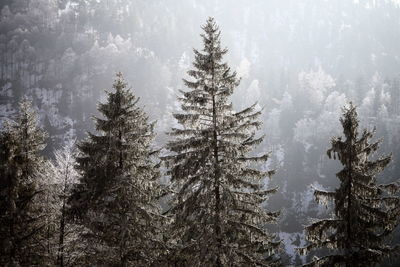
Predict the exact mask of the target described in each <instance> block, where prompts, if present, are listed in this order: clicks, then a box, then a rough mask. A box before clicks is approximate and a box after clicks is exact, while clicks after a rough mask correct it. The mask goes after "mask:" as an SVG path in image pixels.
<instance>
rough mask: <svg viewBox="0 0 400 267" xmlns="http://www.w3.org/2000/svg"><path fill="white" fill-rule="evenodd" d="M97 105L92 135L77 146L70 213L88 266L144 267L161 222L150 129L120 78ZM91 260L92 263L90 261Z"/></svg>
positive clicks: (151, 255) (150, 257)
mask: <svg viewBox="0 0 400 267" xmlns="http://www.w3.org/2000/svg"><path fill="white" fill-rule="evenodd" d="M113 88H114V90H113V92H107V94H108V101H107V102H106V103H104V104H99V106H98V110H99V111H100V113H101V114H102V115H103V118H98V117H95V118H94V120H95V123H96V129H97V131H98V132H99V134H98V135H95V134H92V133H89V138H88V139H87V140H85V141H83V142H81V143H80V144H79V145H78V149H79V151H80V153H79V155H78V157H77V166H78V167H77V169H78V172H79V173H80V175H81V178H80V181H79V183H78V184H77V186H76V187H75V188H74V189H73V192H72V196H71V198H70V204H71V208H70V211H71V213H72V214H73V215H74V216H75V218H77V220H78V221H80V222H81V223H82V224H83V225H84V226H86V228H87V229H88V230H87V231H86V232H85V233H84V235H83V237H85V238H86V240H87V241H88V247H87V251H86V252H87V253H86V256H87V258H88V261H89V262H88V263H90V264H96V263H97V264H100V265H107V266H111V265H112V266H114V265H116V266H132V265H134V266H146V265H149V264H150V263H151V262H152V261H153V260H154V258H155V257H156V256H157V253H158V249H160V248H161V245H162V243H161V242H160V241H159V239H158V237H157V235H158V227H159V226H160V220H161V218H162V217H161V216H160V215H159V213H158V208H157V206H156V205H155V204H156V203H155V202H156V198H157V197H158V196H159V194H160V193H161V191H162V190H161V187H160V186H159V184H158V178H159V170H158V166H156V165H155V164H154V163H153V161H152V156H153V155H154V154H155V152H154V151H153V150H152V149H151V142H152V140H153V137H154V134H153V126H154V124H149V123H148V118H147V116H146V115H145V113H144V112H143V110H142V109H141V108H140V107H138V105H137V103H138V100H139V99H138V98H136V97H135V96H134V95H133V94H132V92H131V90H130V89H129V88H127V84H126V83H125V82H124V80H123V78H122V75H121V73H119V74H117V79H116V80H115V82H114V85H113ZM92 255H93V257H91V256H92Z"/></svg>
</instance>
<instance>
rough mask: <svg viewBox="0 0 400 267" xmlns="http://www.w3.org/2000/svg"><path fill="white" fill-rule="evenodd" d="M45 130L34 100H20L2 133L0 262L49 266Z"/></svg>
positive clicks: (0, 152)
mask: <svg viewBox="0 0 400 267" xmlns="http://www.w3.org/2000/svg"><path fill="white" fill-rule="evenodd" d="M45 138H46V134H45V132H44V131H43V130H42V129H41V128H39V127H38V121H37V116H36V113H35V111H34V110H33V109H32V107H31V103H30V102H29V101H28V100H27V99H25V98H24V99H23V100H22V101H21V102H20V103H19V115H18V117H17V119H16V121H15V122H14V123H11V122H10V123H6V125H5V129H4V130H3V131H2V132H1V134H0V185H1V187H0V236H1V238H0V239H1V241H0V265H2V266H33V265H35V266H45V265H46V264H47V263H48V261H47V256H48V255H46V254H45V253H46V252H45V250H44V239H43V230H44V228H45V225H44V224H43V222H42V217H43V212H42V206H41V202H40V201H39V196H40V195H41V194H42V191H41V189H40V188H39V186H38V173H39V172H40V170H41V168H42V166H43V162H44V161H43V158H42V157H41V156H40V152H41V151H42V150H43V149H44V147H45V144H44V140H45Z"/></svg>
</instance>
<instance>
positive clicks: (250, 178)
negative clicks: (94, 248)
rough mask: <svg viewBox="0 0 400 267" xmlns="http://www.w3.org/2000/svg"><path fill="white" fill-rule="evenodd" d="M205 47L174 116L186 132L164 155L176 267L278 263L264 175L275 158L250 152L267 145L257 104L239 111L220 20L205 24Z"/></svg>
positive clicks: (180, 133) (175, 133) (176, 132)
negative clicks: (171, 192) (265, 205)
mask: <svg viewBox="0 0 400 267" xmlns="http://www.w3.org/2000/svg"><path fill="white" fill-rule="evenodd" d="M202 29H203V30H204V34H202V35H201V37H202V39H203V44H204V48H203V51H202V52H200V51H198V50H194V53H195V61H194V63H193V66H194V69H193V70H190V71H189V72H188V74H189V75H190V76H191V77H192V78H193V79H192V80H191V81H190V80H184V82H185V84H186V86H187V87H188V88H189V90H188V91H186V92H185V91H182V92H181V93H182V95H183V96H182V97H181V98H180V102H181V108H182V112H181V113H178V114H174V117H175V118H176V119H177V121H178V122H179V123H180V125H181V128H179V129H178V128H174V129H172V131H171V133H170V134H171V135H172V136H174V137H175V138H174V140H172V141H170V142H169V143H168V144H167V148H168V149H169V151H170V152H171V155H168V156H165V157H164V159H165V162H166V164H167V167H168V168H169V170H168V174H169V175H170V177H171V182H172V188H173V189H174V191H175V193H174V195H173V200H174V201H173V204H172V208H171V209H170V211H169V212H170V214H172V217H173V222H172V224H171V229H170V237H171V239H172V243H173V244H174V250H173V251H172V252H171V261H172V262H171V264H175V265H178V266H188V265H190V266H257V265H260V266H264V265H273V264H275V263H276V257H275V254H274V253H275V251H276V249H277V248H278V246H279V242H276V241H275V237H274V235H271V234H269V233H267V231H266V230H265V225H266V224H267V223H271V222H274V221H275V220H276V218H277V216H278V213H276V212H267V211H265V210H264V209H263V207H262V204H263V203H264V201H265V200H266V198H267V197H268V196H269V195H270V194H272V193H274V192H275V191H276V188H275V189H270V190H268V189H265V188H264V187H263V183H262V182H263V178H264V177H266V176H271V175H272V174H273V173H274V171H264V170H263V171H261V170H258V169H257V165H258V164H257V163H264V162H265V161H266V160H267V158H268V154H261V155H253V156H250V155H249V153H250V152H252V150H253V149H254V148H255V147H256V146H257V145H258V144H260V143H261V142H262V140H263V137H262V136H261V137H256V135H255V131H256V130H257V129H259V128H260V125H261V122H259V121H258V120H257V118H258V117H259V116H260V114H261V111H260V110H258V108H257V105H256V104H254V105H252V106H250V107H248V108H246V109H244V110H242V111H240V112H235V111H234V110H233V107H232V103H231V102H230V100H229V98H230V96H231V95H232V94H233V90H234V89H235V87H237V86H238V84H239V80H238V79H237V78H236V73H235V72H232V71H231V70H230V68H229V66H228V65H227V63H223V62H222V58H223V56H224V55H225V54H226V53H227V49H224V48H221V44H220V31H219V28H218V26H217V25H216V23H215V21H214V19H213V18H209V19H208V20H207V23H206V24H205V25H204V26H203V27H202Z"/></svg>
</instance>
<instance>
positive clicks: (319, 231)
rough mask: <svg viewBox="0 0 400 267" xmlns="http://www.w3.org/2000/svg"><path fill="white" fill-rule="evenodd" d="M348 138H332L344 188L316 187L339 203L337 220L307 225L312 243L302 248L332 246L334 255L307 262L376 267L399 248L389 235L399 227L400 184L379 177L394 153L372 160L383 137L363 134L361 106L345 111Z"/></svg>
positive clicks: (321, 197)
mask: <svg viewBox="0 0 400 267" xmlns="http://www.w3.org/2000/svg"><path fill="white" fill-rule="evenodd" d="M340 122H341V124H342V126H343V133H344V137H345V140H342V137H336V138H333V139H332V141H331V144H332V147H331V148H330V149H329V150H328V152H327V154H328V156H329V158H332V157H333V158H334V159H336V157H337V158H338V159H339V160H340V162H341V163H342V165H343V166H344V168H343V169H342V170H341V171H340V172H338V173H337V174H336V176H337V177H338V179H339V180H340V186H339V188H338V189H336V190H335V191H334V192H327V191H321V190H315V192H314V196H315V199H316V201H317V202H318V203H320V204H324V205H327V203H328V202H329V201H333V202H334V206H335V213H334V216H333V217H332V218H329V219H324V220H319V221H317V222H314V223H312V224H311V225H309V226H307V227H306V238H307V240H308V242H309V244H308V245H307V246H306V247H304V248H300V249H299V251H300V253H302V254H306V253H308V252H310V251H311V250H314V249H318V248H327V249H329V251H330V254H329V255H327V256H324V257H321V258H318V257H315V258H314V260H313V261H312V262H310V263H309V264H307V265H308V266H377V265H378V264H379V262H380V261H381V260H382V259H383V258H385V257H390V256H392V254H393V253H396V252H397V249H398V247H397V246H391V244H389V243H388V237H389V235H390V234H391V232H392V231H393V230H394V229H395V227H396V226H397V225H398V217H399V213H400V210H399V208H400V198H399V197H397V196H396V195H395V194H396V192H398V191H399V185H398V184H396V183H392V184H385V185H383V184H378V183H377V181H376V175H377V174H379V173H380V172H381V171H382V170H383V169H384V168H385V167H386V166H387V165H388V164H389V162H390V161H391V156H385V157H380V158H378V159H376V160H371V159H369V157H370V156H371V155H372V154H373V153H374V152H376V151H377V150H378V148H379V144H380V142H381V141H377V142H372V143H370V139H371V138H372V137H373V132H371V131H368V130H364V131H363V132H362V133H361V135H359V132H358V124H359V121H358V118H357V111H356V107H355V106H353V104H352V103H350V104H349V106H347V107H345V108H344V109H343V117H342V118H341V119H340Z"/></svg>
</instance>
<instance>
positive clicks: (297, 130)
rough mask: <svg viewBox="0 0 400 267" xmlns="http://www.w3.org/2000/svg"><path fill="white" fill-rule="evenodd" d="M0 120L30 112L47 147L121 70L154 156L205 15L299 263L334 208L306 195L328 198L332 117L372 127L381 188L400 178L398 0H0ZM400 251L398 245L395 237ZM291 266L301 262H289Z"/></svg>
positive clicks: (283, 233) (82, 121)
mask: <svg viewBox="0 0 400 267" xmlns="http://www.w3.org/2000/svg"><path fill="white" fill-rule="evenodd" d="M0 10H1V15H0V51H1V52H0V55H1V56H0V121H2V122H3V121H4V119H5V118H10V117H12V116H13V115H14V114H15V113H16V110H17V103H18V101H20V100H21V98H22V96H24V95H28V96H29V97H30V98H31V99H32V100H33V103H34V106H35V107H36V108H37V109H38V111H39V114H40V119H41V121H42V123H43V125H44V128H45V129H46V131H48V133H49V136H50V138H49V139H48V140H47V143H48V145H47V147H46V149H45V153H46V156H49V157H52V156H53V152H54V150H55V149H57V148H60V147H62V146H63V145H64V144H65V143H66V142H68V141H69V140H71V139H77V140H82V139H83V138H85V137H86V131H88V130H93V123H92V121H91V116H92V114H96V112H97V111H96V105H97V103H98V101H104V99H105V93H104V90H105V89H109V88H111V85H112V82H113V79H114V76H115V73H116V72H117V71H122V72H123V73H124V76H125V79H126V80H127V81H128V82H129V84H130V85H132V87H133V91H134V93H135V94H136V95H137V96H140V97H141V104H143V105H144V109H145V111H146V112H147V113H148V114H149V115H150V117H151V119H152V120H157V124H156V133H157V139H156V140H157V146H158V147H160V148H162V147H163V146H164V144H165V142H166V141H167V140H168V137H167V136H166V135H165V132H167V131H169V129H170V128H171V127H172V126H173V125H175V124H176V121H175V120H174V119H173V117H172V115H171V114H172V112H174V111H177V109H178V108H179V106H178V103H177V100H176V99H177V95H179V90H180V89H183V88H184V85H183V82H182V78H184V77H187V74H186V71H187V70H188V69H189V68H190V67H191V66H190V65H191V62H192V61H193V53H192V48H194V47H195V48H198V47H199V46H200V45H199V44H200V37H199V33H200V27H199V25H201V24H203V23H204V21H205V19H206V18H207V17H208V16H213V17H215V19H216V21H217V22H218V24H219V25H220V28H221V30H222V41H223V45H225V46H227V47H228V49H229V53H228V55H227V59H228V61H229V64H230V65H231V66H234V67H235V68H236V71H237V72H238V75H239V76H240V77H241V78H242V80H241V84H240V86H239V88H238V90H237V91H236V92H235V93H234V95H233V100H234V104H235V108H236V109H241V108H244V107H246V106H248V105H250V104H252V103H253V102H255V101H258V103H259V105H260V107H263V108H264V111H263V115H262V120H263V122H264V124H263V129H262V132H264V133H266V139H265V142H264V143H263V145H262V148H261V150H262V151H271V152H272V155H273V157H272V160H271V161H268V164H269V165H268V166H265V169H267V168H271V167H272V168H276V169H277V173H276V175H275V176H274V178H273V180H272V182H271V183H273V185H278V186H279V188H280V189H279V191H278V193H277V194H276V195H275V196H273V197H272V198H271V200H270V201H269V202H268V205H269V206H270V207H271V208H272V209H282V214H281V217H280V222H279V224H278V225H276V226H273V227H274V228H273V230H274V231H277V232H279V237H280V238H281V239H282V240H283V241H284V245H285V253H284V254H286V255H283V259H284V261H285V262H286V263H289V262H293V263H294V261H295V260H297V261H299V260H300V258H299V256H297V255H296V253H295V252H294V247H297V246H301V245H303V244H304V238H303V226H304V225H306V224H307V223H308V222H309V218H313V217H324V216H325V217H326V214H327V213H329V212H330V210H329V209H328V210H327V209H325V208H323V207H321V206H318V205H317V204H316V203H315V202H314V199H313V195H312V192H313V190H312V188H311V187H310V185H313V186H314V187H316V188H320V189H333V188H334V187H335V186H337V184H338V182H337V179H336V178H335V173H336V172H337V171H339V169H340V167H339V163H338V162H335V161H334V160H329V159H328V157H327V155H326V150H327V148H328V146H329V142H330V138H331V137H332V136H335V135H339V134H340V131H341V130H340V129H341V128H340V123H339V116H340V114H341V107H342V106H343V105H344V104H345V103H346V102H347V101H353V102H354V103H355V104H356V105H357V106H358V107H359V115H360V119H361V124H362V126H363V127H367V128H369V129H372V128H373V127H376V129H377V134H376V136H378V137H382V138H383V139H384V141H383V144H382V149H381V151H380V152H381V153H390V152H392V153H393V159H394V160H393V162H392V163H391V164H390V165H389V167H388V168H387V169H386V170H385V172H384V173H383V174H382V175H381V176H380V177H379V178H380V182H383V183H387V182H392V181H394V180H395V179H397V178H399V177H400V80H399V78H400V77H399V73H400V71H399V70H400V50H399V47H400V6H399V5H398V3H396V2H395V1H384V0H364V1H350V0H338V1H323V0H319V1H314V0H304V1H297V0H287V1H281V0H272V1H262V0H254V1H244V0H238V1H229V0H205V1H196V0H185V1H177V0H168V1H162V0H154V1H143V0H107V1H88V0H81V1H74V0H68V1H67V0H59V1H57V0H35V1H29V0H3V1H1V2H0ZM395 239H396V240H399V239H400V235H399V236H397V237H396V238H395ZM296 258H297V259H296Z"/></svg>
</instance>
